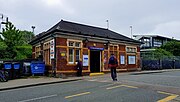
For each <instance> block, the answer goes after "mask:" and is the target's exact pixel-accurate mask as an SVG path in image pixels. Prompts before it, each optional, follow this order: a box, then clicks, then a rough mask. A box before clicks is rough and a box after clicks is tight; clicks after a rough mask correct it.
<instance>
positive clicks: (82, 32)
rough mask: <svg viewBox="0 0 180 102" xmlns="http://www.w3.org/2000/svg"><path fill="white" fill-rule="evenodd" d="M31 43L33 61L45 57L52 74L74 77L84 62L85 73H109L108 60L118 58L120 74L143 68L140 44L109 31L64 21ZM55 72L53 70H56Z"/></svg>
mask: <svg viewBox="0 0 180 102" xmlns="http://www.w3.org/2000/svg"><path fill="white" fill-rule="evenodd" d="M30 44H31V45H32V46H33V49H32V56H33V58H38V57H40V56H41V57H42V59H43V61H44V62H45V63H46V65H50V66H52V69H49V72H50V73H51V72H55V73H56V74H73V73H75V72H76V61H77V60H79V59H82V61H83V74H89V73H93V72H109V71H110V70H109V68H108V59H109V57H110V55H111V53H113V54H114V55H115V56H116V58H117V59H118V63H119V66H118V68H117V71H131V70H139V69H140V44H141V43H140V42H139V41H136V40H133V39H131V38H128V37H126V36H123V35H121V34H118V33H116V32H114V31H111V30H109V29H105V28H99V27H94V26H89V25H84V24H78V23H73V22H69V21H64V20H61V21H60V22H59V23H57V24H56V25H54V26H53V27H52V28H50V29H49V30H47V31H46V32H43V33H40V34H38V35H37V36H36V37H35V38H34V39H33V40H32V41H31V42H30ZM52 70H53V71H52Z"/></svg>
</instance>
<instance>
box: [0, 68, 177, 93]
mask: <svg viewBox="0 0 180 102" xmlns="http://www.w3.org/2000/svg"><path fill="white" fill-rule="evenodd" d="M177 70H180V69H167V70H150V71H136V72H122V73H121V74H118V75H124V74H129V75H137V74H150V73H161V72H168V71H177ZM95 75H97V74H95ZM100 75H101V76H102V77H103V74H100ZM104 75H107V74H104ZM90 77H96V76H83V77H67V78H65V79H63V78H53V77H40V78H26V79H15V80H9V81H8V82H0V91H2V90H10V89H17V88H24V87H32V86H38V85H46V84H54V83H63V82H70V81H78V80H83V79H86V78H90Z"/></svg>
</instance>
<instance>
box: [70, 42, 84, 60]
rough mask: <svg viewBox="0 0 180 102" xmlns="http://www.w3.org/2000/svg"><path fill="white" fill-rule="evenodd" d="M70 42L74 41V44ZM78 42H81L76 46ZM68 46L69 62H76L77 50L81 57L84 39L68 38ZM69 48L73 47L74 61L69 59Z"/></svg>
mask: <svg viewBox="0 0 180 102" xmlns="http://www.w3.org/2000/svg"><path fill="white" fill-rule="evenodd" d="M69 42H74V43H73V45H71V46H70V45H69ZM76 43H79V46H76ZM67 46H68V56H67V57H68V64H76V60H75V58H76V50H77V49H78V50H79V59H80V58H81V48H82V41H80V40H72V39H68V40H67ZM69 49H73V61H72V62H70V61H69Z"/></svg>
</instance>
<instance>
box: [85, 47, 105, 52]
mask: <svg viewBox="0 0 180 102" xmlns="http://www.w3.org/2000/svg"><path fill="white" fill-rule="evenodd" d="M88 48H89V49H90V50H101V51H102V50H104V48H98V47H88Z"/></svg>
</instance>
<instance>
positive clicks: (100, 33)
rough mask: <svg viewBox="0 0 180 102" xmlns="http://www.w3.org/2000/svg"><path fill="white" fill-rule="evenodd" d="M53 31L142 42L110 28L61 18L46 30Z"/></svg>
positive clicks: (48, 32)
mask: <svg viewBox="0 0 180 102" xmlns="http://www.w3.org/2000/svg"><path fill="white" fill-rule="evenodd" d="M53 31H63V32H71V33H74V34H83V35H87V36H90V35H92V36H97V37H102V38H110V39H115V40H121V41H127V42H133V43H139V44H140V42H139V41H137V40H134V39H131V38H128V37H126V36H124V35H122V34H118V33H116V32H113V31H111V30H109V29H105V28H99V27H93V26H89V25H84V24H78V23H73V22H69V21H64V20H61V21H60V22H59V23H57V24H56V25H54V26H53V27H52V28H50V29H49V30H48V31H46V34H50V33H51V32H53Z"/></svg>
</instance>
